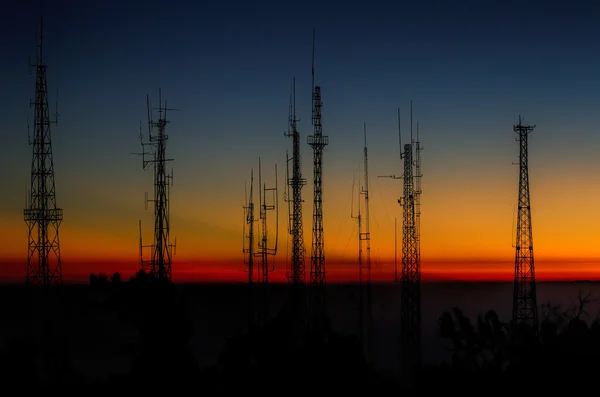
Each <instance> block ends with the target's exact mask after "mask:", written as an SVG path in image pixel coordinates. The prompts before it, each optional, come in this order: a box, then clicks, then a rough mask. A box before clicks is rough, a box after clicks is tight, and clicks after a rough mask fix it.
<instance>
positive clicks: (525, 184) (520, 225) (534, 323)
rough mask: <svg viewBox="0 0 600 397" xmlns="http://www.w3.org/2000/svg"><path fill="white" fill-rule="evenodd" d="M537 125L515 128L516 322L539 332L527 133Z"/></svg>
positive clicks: (520, 121)
mask: <svg viewBox="0 0 600 397" xmlns="http://www.w3.org/2000/svg"><path fill="white" fill-rule="evenodd" d="M534 128H535V125H534V126H529V125H523V118H522V117H521V116H519V124H518V125H515V126H513V130H514V131H515V132H516V133H517V134H519V137H518V138H517V140H518V141H519V143H520V144H519V147H520V154H519V159H520V161H519V199H518V206H519V208H518V215H517V238H516V254H515V281H514V294H513V326H518V325H520V324H525V325H527V326H529V327H530V328H531V329H532V331H533V332H534V334H535V335H536V336H537V334H538V317H537V300H536V286H535V266H534V261H533V233H532V230H531V203H530V195H529V169H528V154H527V151H528V147H527V137H528V135H529V134H530V133H531V132H532V131H533V129H534Z"/></svg>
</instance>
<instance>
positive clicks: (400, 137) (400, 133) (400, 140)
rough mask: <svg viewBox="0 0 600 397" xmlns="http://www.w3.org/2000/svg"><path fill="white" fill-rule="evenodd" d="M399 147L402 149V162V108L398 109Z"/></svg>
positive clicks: (401, 154)
mask: <svg viewBox="0 0 600 397" xmlns="http://www.w3.org/2000/svg"><path fill="white" fill-rule="evenodd" d="M398 147H399V148H400V159H401V160H402V156H403V153H402V131H401V127H400V108H398Z"/></svg>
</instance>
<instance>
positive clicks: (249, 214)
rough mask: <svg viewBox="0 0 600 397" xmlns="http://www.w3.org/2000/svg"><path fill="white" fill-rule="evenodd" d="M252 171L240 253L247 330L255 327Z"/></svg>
mask: <svg viewBox="0 0 600 397" xmlns="http://www.w3.org/2000/svg"><path fill="white" fill-rule="evenodd" d="M253 189H254V170H250V196H248V192H247V191H246V203H247V205H245V206H244V207H243V208H244V226H243V231H242V236H243V239H242V253H243V254H244V264H246V265H248V269H247V272H248V292H249V296H248V324H249V328H250V329H252V328H254V325H255V306H256V305H255V302H254V300H255V296H254V279H253V276H254V255H255V242H254V224H255V223H256V219H254V192H253ZM246 241H247V242H246Z"/></svg>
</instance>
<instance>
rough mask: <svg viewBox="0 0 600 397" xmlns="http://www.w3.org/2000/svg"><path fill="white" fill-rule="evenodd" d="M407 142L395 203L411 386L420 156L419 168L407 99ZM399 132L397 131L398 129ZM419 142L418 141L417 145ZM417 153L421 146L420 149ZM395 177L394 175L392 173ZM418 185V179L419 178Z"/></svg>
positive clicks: (417, 336)
mask: <svg viewBox="0 0 600 397" xmlns="http://www.w3.org/2000/svg"><path fill="white" fill-rule="evenodd" d="M399 119H400V112H399V111H398V130H399V131H400V121H399ZM410 124H411V127H410V131H411V137H410V143H406V144H404V153H402V154H401V155H400V158H401V159H404V173H403V177H402V179H403V182H404V183H403V186H404V189H403V196H402V197H401V198H400V199H399V200H398V203H399V204H400V205H401V206H402V208H403V214H402V215H403V217H402V218H403V219H402V269H401V275H400V279H399V280H398V279H397V280H396V281H399V282H400V286H401V302H400V345H401V367H402V372H403V374H404V376H405V377H406V382H407V384H409V385H412V386H414V385H415V384H416V383H415V382H414V376H415V371H416V370H417V368H419V367H420V365H421V272H420V262H419V260H420V254H419V243H418V241H419V237H418V225H417V216H416V213H417V211H416V208H417V206H418V204H417V202H418V199H417V196H418V195H419V194H420V191H417V189H416V186H415V175H417V176H418V178H417V180H419V181H420V159H419V161H418V163H419V164H418V166H419V171H418V172H417V171H416V170H415V169H414V168H416V167H415V165H416V162H415V161H414V160H413V157H417V156H413V147H414V144H413V135H412V101H411V102H410ZM399 135H400V133H399ZM417 146H418V145H417ZM418 153H420V149H419V152H418ZM391 178H393V179H399V178H396V177H395V176H394V175H392V176H391ZM418 183H419V185H420V182H418Z"/></svg>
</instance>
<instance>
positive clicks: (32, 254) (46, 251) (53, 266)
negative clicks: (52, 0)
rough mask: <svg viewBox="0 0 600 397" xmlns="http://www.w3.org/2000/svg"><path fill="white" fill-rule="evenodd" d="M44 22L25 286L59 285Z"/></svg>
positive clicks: (27, 219) (57, 219) (59, 218)
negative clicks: (44, 53)
mask: <svg viewBox="0 0 600 397" xmlns="http://www.w3.org/2000/svg"><path fill="white" fill-rule="evenodd" d="M43 29H44V18H43V16H42V18H41V21H40V42H39V46H38V54H37V62H36V64H35V65H30V66H35V69H36V73H35V75H36V84H35V101H33V102H31V103H30V106H31V105H35V114H34V130H35V131H34V136H33V140H32V139H31V137H30V139H29V144H30V145H31V146H32V147H33V160H32V162H31V187H30V189H31V191H30V195H29V199H28V203H27V208H26V209H25V210H24V218H25V222H26V223H27V228H28V230H29V249H28V255H27V275H26V278H25V282H26V283H27V284H42V285H45V286H49V285H51V284H61V283H62V265H61V260H60V244H59V237H58V228H59V226H60V224H61V222H62V219H63V211H62V209H60V208H57V206H56V187H55V183H54V159H53V156H52V139H51V134H50V125H51V124H56V123H57V122H58V112H57V113H56V115H55V119H54V120H50V118H49V111H48V88H47V84H46V65H45V64H44V60H43V38H44V35H43Z"/></svg>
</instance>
